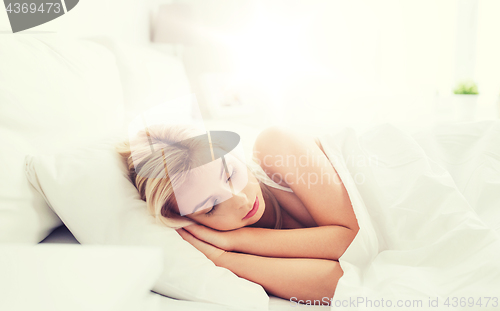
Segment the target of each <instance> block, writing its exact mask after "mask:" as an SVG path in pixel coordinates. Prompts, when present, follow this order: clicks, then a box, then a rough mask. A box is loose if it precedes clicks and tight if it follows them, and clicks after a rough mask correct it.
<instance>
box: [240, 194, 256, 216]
mask: <svg viewBox="0 0 500 311" xmlns="http://www.w3.org/2000/svg"><path fill="white" fill-rule="evenodd" d="M258 210H259V197H255V202H254V203H253V207H252V209H251V210H250V211H249V212H248V214H247V215H246V216H245V217H243V219H248V218H250V217H252V216H253V215H255V213H257V211H258Z"/></svg>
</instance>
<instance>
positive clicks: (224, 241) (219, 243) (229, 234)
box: [183, 224, 240, 252]
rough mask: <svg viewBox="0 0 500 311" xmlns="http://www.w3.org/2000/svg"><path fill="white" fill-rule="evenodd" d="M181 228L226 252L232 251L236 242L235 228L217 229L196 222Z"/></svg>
mask: <svg viewBox="0 0 500 311" xmlns="http://www.w3.org/2000/svg"><path fill="white" fill-rule="evenodd" d="M183 229H185V230H186V231H188V232H189V233H191V234H192V235H193V236H195V237H196V238H197V239H199V240H202V241H204V242H207V243H209V244H212V245H214V246H216V247H218V248H220V249H223V250H225V251H228V252H231V251H234V245H235V243H236V241H235V239H236V234H235V232H236V231H237V230H233V231H218V230H214V229H212V228H209V227H206V226H203V225H198V224H192V225H189V226H187V227H184V228H183ZM238 230H240V229H238Z"/></svg>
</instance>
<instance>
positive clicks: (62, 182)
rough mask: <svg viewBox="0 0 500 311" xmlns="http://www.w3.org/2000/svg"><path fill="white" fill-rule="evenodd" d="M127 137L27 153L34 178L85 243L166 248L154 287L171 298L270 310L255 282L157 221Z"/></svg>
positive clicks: (27, 168) (33, 182) (27, 159)
mask: <svg viewBox="0 0 500 311" xmlns="http://www.w3.org/2000/svg"><path fill="white" fill-rule="evenodd" d="M119 140H121V137H113V138H108V139H105V140H102V141H101V142H99V143H96V144H93V145H92V146H88V147H82V148H78V149H74V150H68V151H66V152H64V153H60V154H57V155H38V156H27V158H26V170H27V172H26V173H27V175H28V178H29V180H30V182H31V183H32V184H33V185H34V186H35V187H37V188H38V189H39V191H40V192H41V193H43V194H44V195H45V198H46V200H47V202H49V204H50V206H51V207H52V208H53V209H54V211H55V212H56V213H57V214H58V215H59V217H61V219H62V220H63V222H64V224H65V225H66V226H67V227H68V228H69V230H70V231H71V232H72V233H73V235H74V236H75V237H76V239H77V240H78V241H79V242H80V243H82V244H118V245H154V246H160V247H162V250H163V254H164V262H163V267H164V269H165V270H164V272H163V274H162V276H161V278H160V279H159V281H158V282H157V283H156V285H155V286H154V291H155V292H158V293H161V294H163V295H167V296H170V297H174V298H178V299H185V300H192V301H199V302H212V303H219V304H223V305H228V306H235V307H250V308H252V307H253V308H261V309H267V306H268V303H269V297H268V296H267V294H266V292H265V291H264V289H263V288H262V287H261V286H260V285H258V284H255V283H252V282H250V281H247V280H245V279H242V278H239V277H237V276H236V275H235V274H233V273H232V272H231V271H229V270H227V269H224V268H221V267H217V266H215V265H214V264H213V263H212V261H210V260H209V259H207V258H206V257H205V256H204V255H203V254H202V253H201V252H199V251H198V250H197V249H195V248H194V247H193V246H192V245H191V244H189V243H188V242H186V241H184V240H183V239H182V238H181V236H180V235H179V234H178V233H177V232H176V231H175V230H174V229H172V228H168V227H165V226H162V225H159V224H155V223H154V218H153V216H150V215H149V214H148V212H147V208H146V202H144V201H143V200H141V199H140V196H139V193H138V191H137V189H136V188H135V187H134V185H133V184H132V183H131V181H130V180H129V178H128V171H127V168H126V165H125V163H124V161H123V160H122V159H121V157H120V155H119V154H118V153H117V152H116V151H115V150H114V147H113V146H114V144H115V143H117V142H118V141H119Z"/></svg>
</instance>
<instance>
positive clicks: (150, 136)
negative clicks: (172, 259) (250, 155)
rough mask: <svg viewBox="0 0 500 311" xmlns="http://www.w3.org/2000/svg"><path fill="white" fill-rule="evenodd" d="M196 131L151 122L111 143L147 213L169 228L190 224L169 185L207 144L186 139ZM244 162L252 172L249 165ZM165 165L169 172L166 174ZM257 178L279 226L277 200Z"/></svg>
mask: <svg viewBox="0 0 500 311" xmlns="http://www.w3.org/2000/svg"><path fill="white" fill-rule="evenodd" d="M199 134H200V132H199V131H198V130H196V129H195V128H193V127H189V126H185V125H183V126H181V125H169V126H167V125H154V126H151V127H149V128H148V129H147V130H143V131H140V132H139V133H138V134H137V135H136V136H135V137H133V138H130V139H129V140H125V141H122V142H121V143H119V144H117V145H116V146H115V148H116V151H117V152H118V153H119V154H120V155H121V156H122V158H123V159H124V160H125V161H126V164H127V168H128V170H129V177H130V180H131V182H132V183H133V184H134V186H135V187H136V188H137V190H138V191H139V194H140V197H141V199H142V200H144V201H146V203H147V208H148V212H149V213H150V214H151V215H153V216H154V217H155V220H156V222H157V223H158V222H160V223H161V224H163V225H166V226H168V227H172V228H182V227H185V226H188V225H190V224H193V223H194V222H193V221H192V220H190V219H189V218H187V217H183V216H181V215H179V214H177V213H176V212H175V209H176V208H178V206H177V201H176V199H175V194H174V190H173V186H174V185H177V184H178V183H179V184H180V183H182V182H183V180H184V179H185V178H186V175H187V172H189V170H190V169H191V168H193V167H196V164H197V163H194V159H195V158H196V157H195V156H194V154H195V153H196V152H198V151H200V150H201V149H202V148H203V147H209V146H207V144H206V142H205V141H203V140H196V139H188V138H192V137H194V136H197V135H199ZM131 146H132V147H133V150H134V153H133V155H132V151H131ZM212 146H213V147H220V148H222V149H224V148H223V147H222V146H221V145H219V144H218V142H217V141H212ZM246 165H247V167H248V168H249V169H250V170H251V171H252V173H253V168H252V167H251V166H249V165H248V164H246ZM167 167H168V173H169V174H167V173H166V170H167ZM254 175H255V174H254ZM170 176H173V177H172V178H170ZM258 181H259V185H260V187H261V190H262V194H263V195H264V198H267V199H268V200H267V202H270V203H271V205H272V206H273V209H274V211H275V213H276V223H275V226H274V228H275V229H280V228H281V222H282V220H281V209H280V206H279V204H278V201H277V200H276V198H275V197H274V195H273V194H272V193H271V191H270V190H269V189H268V188H267V186H266V185H265V184H264V183H262V181H261V180H258Z"/></svg>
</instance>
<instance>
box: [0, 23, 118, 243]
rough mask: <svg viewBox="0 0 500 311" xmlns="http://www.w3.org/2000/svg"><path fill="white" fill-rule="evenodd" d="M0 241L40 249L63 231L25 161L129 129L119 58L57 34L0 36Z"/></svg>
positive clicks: (86, 43)
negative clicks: (36, 245) (27, 174)
mask: <svg viewBox="0 0 500 311" xmlns="http://www.w3.org/2000/svg"><path fill="white" fill-rule="evenodd" d="M0 47H1V48H0V146H1V147H0V163H2V174H0V242H27V243H38V242H40V241H41V240H42V239H43V238H45V237H46V236H47V235H48V234H49V233H50V231H51V230H53V229H54V228H56V227H57V226H59V225H61V221H60V220H59V218H58V217H57V216H56V215H55V214H54V213H53V212H52V211H51V210H50V208H49V207H48V206H47V204H46V203H45V202H44V200H43V198H42V197H41V196H40V195H39V194H38V193H37V192H36V191H35V190H34V189H33V188H32V187H31V186H30V185H29V183H28V181H27V180H26V177H25V174H24V166H23V163H24V157H25V155H26V154H28V153H31V154H38V153H52V152H57V151H58V150H63V148H66V147H71V146H77V145H79V144H81V143H85V142H89V141H92V140H93V139H95V138H97V137H102V135H105V134H107V133H111V132H114V131H116V130H117V129H119V128H121V127H122V126H123V118H124V111H123V95H122V89H121V85H120V80H119V79H120V78H119V74H118V70H117V68H116V63H115V58H114V56H113V55H112V54H111V53H110V52H109V50H107V49H105V48H104V47H102V46H100V45H98V44H96V43H93V42H89V41H86V40H75V39H72V38H68V37H63V36H60V35H57V34H50V33H49V34H40V35H29V34H26V35H2V36H0Z"/></svg>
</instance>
